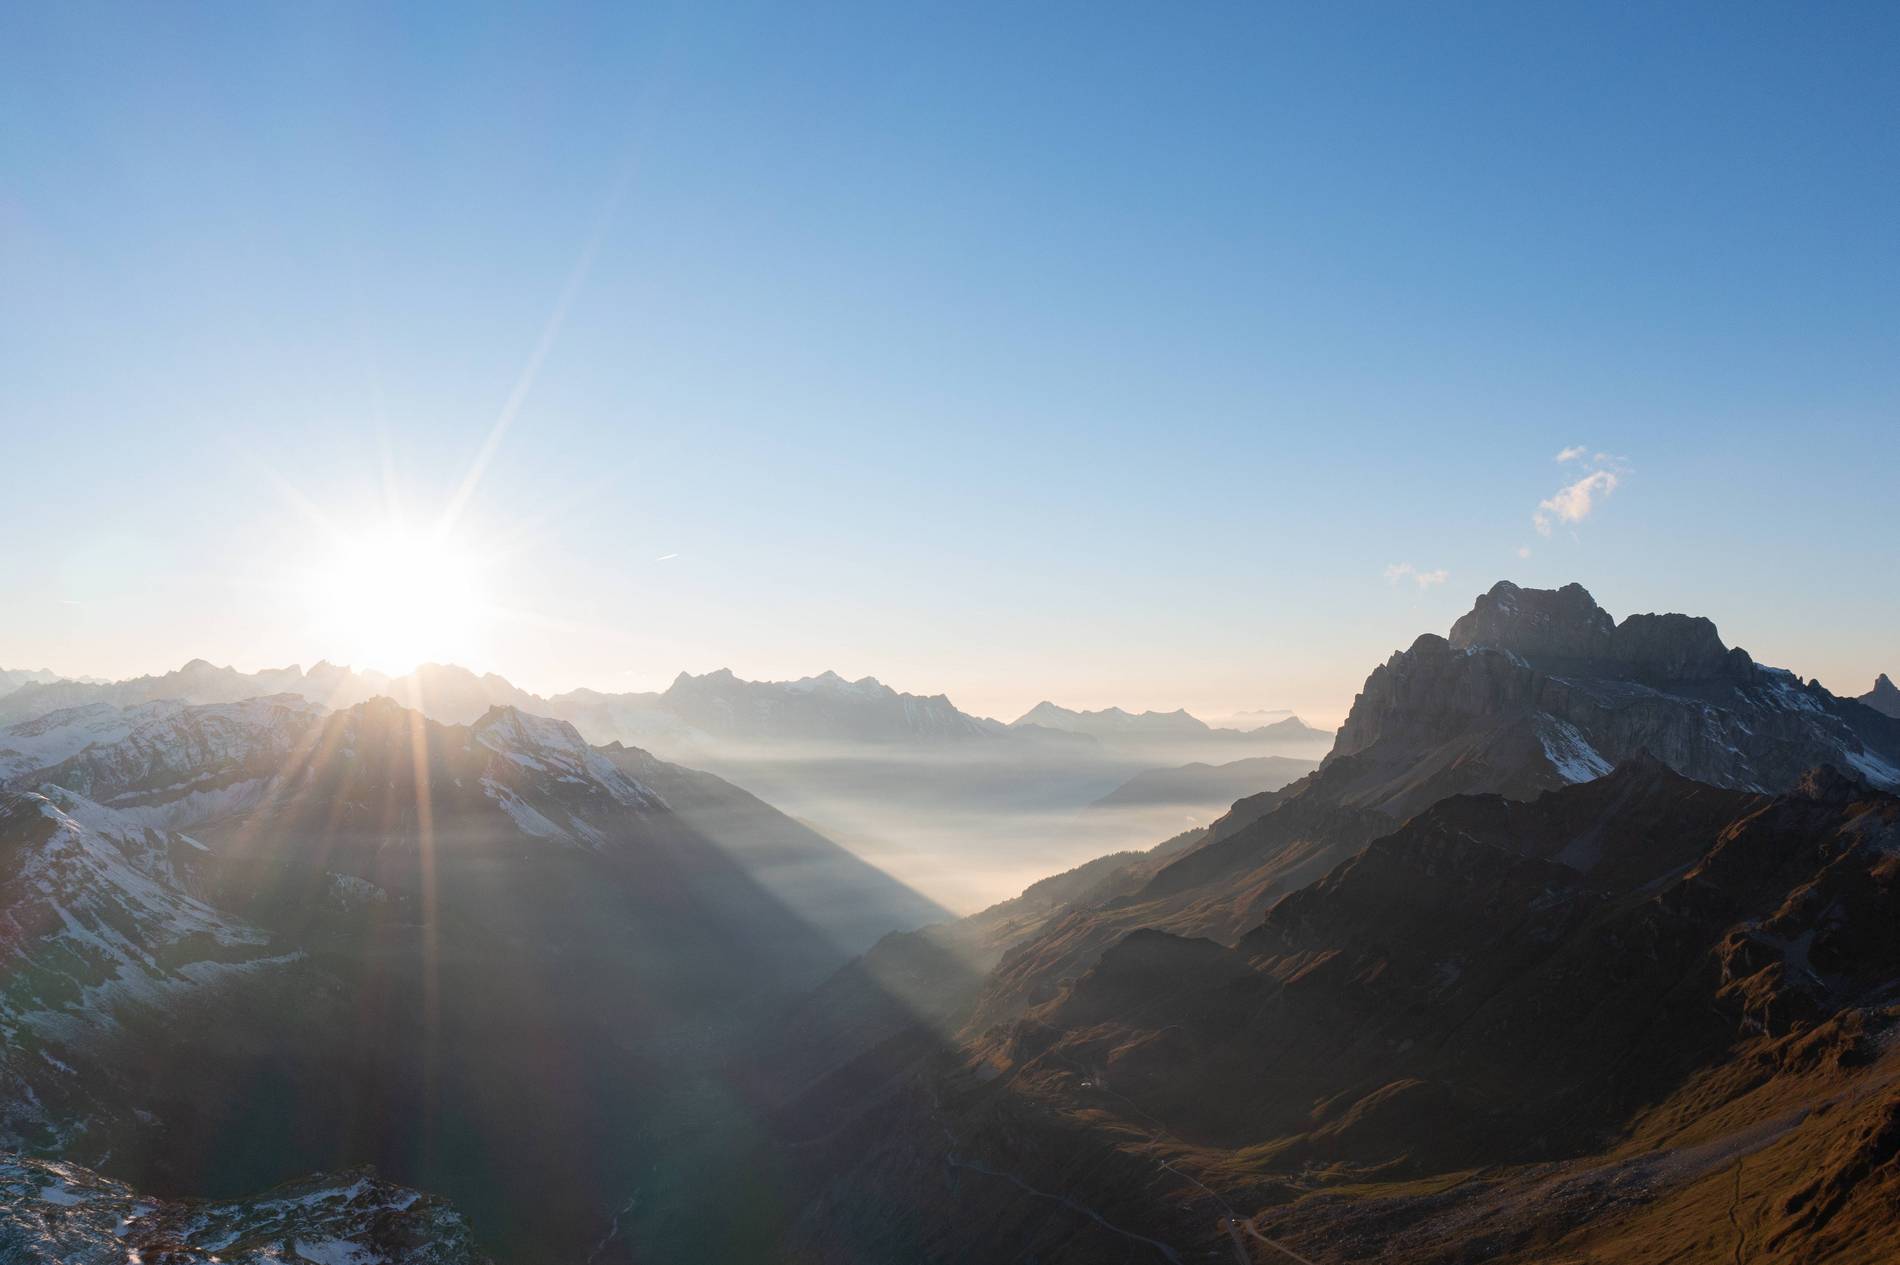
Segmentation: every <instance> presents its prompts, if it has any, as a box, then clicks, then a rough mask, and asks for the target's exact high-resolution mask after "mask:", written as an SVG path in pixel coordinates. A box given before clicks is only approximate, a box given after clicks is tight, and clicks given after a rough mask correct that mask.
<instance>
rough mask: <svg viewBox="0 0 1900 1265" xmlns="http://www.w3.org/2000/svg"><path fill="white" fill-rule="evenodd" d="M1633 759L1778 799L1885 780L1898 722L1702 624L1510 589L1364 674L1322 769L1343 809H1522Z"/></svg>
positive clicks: (1562, 592)
mask: <svg viewBox="0 0 1900 1265" xmlns="http://www.w3.org/2000/svg"><path fill="white" fill-rule="evenodd" d="M1645 752H1647V753H1649V754H1651V755H1653V756H1655V757H1657V758H1658V759H1660V760H1662V761H1663V762H1665V763H1666V764H1668V765H1669V766H1670V767H1672V768H1674V769H1676V770H1677V771H1678V772H1680V773H1683V774H1685V775H1686V776H1689V777H1693V778H1697V779H1699V780H1701V781H1705V782H1709V783H1711V784H1713V785H1716V786H1729V787H1735V788H1738V789H1743V790H1767V791H1778V790H1784V789H1786V788H1787V787H1789V786H1791V785H1793V783H1794V781H1795V779H1796V778H1798V777H1799V776H1800V775H1801V773H1802V772H1803V771H1804V770H1805V769H1807V768H1809V767H1810V766H1812V765H1813V764H1815V763H1816V762H1817V761H1820V760H1826V761H1829V762H1831V763H1834V764H1836V765H1838V766H1839V767H1841V768H1843V769H1846V770H1850V771H1851V772H1853V773H1854V774H1855V775H1857V776H1859V777H1862V778H1864V779H1866V780H1867V781H1869V782H1871V783H1873V784H1875V785H1879V786H1886V787H1893V786H1896V785H1900V726H1896V725H1894V724H1891V723H1889V722H1888V720H1887V719H1886V718H1884V717H1880V716H1876V715H1869V714H1868V713H1867V712H1866V711H1864V710H1862V709H1860V708H1856V707H1854V706H1852V705H1851V704H1850V703H1847V702H1845V701H1843V700H1841V699H1837V698H1835V697H1834V696H1833V695H1832V694H1829V693H1828V692H1827V691H1826V690H1824V689H1822V688H1821V687H1820V686H1819V685H1818V684H1816V683H1807V684H1803V683H1802V681H1801V680H1800V678H1798V677H1796V676H1794V675H1793V674H1792V673H1789V672H1784V671H1781V670H1779V669H1775V668H1764V667H1761V666H1759V665H1757V664H1756V663H1755V661H1754V660H1753V659H1752V658H1750V657H1749V655H1748V652H1747V651H1745V650H1742V649H1740V648H1739V647H1738V648H1735V649H1730V648H1729V647H1727V646H1725V645H1723V644H1722V639H1721V637H1720V636H1718V635H1717V633H1716V629H1715V625H1714V624H1713V623H1711V622H1710V621H1708V620H1707V619H1702V618H1695V617H1691V616H1688V615H1677V614H1667V615H1653V614H1652V615H1631V616H1629V617H1628V618H1626V619H1624V620H1623V621H1622V622H1621V623H1618V622H1616V621H1615V620H1613V619H1612V618H1611V617H1610V615H1609V613H1608V612H1606V611H1604V610H1603V609H1602V608H1601V607H1600V606H1598V605H1597V604H1596V601H1595V600H1594V599H1593V598H1592V597H1591V596H1590V594H1589V593H1588V592H1587V591H1586V590H1585V589H1584V588H1583V587H1582V586H1581V585H1577V584H1569V585H1566V586H1564V587H1563V588H1561V589H1556V590H1547V589H1544V590H1540V589H1524V588H1519V587H1518V586H1517V585H1515V584H1511V583H1510V582H1508V581H1500V582H1499V583H1498V584H1497V585H1495V586H1493V587H1492V589H1491V591H1490V592H1488V593H1486V594H1484V595H1483V596H1481V597H1479V598H1478V600H1477V604H1476V605H1475V606H1474V607H1473V608H1472V610H1471V612H1470V613H1469V614H1467V615H1465V616H1463V617H1462V618H1461V619H1459V620H1458V622H1457V623H1456V624H1454V625H1453V626H1452V629H1451V636H1450V637H1449V638H1444V637H1437V636H1433V635H1431V634H1427V635H1425V636H1422V637H1420V638H1419V639H1418V640H1417V641H1415V642H1413V644H1412V646H1411V648H1410V649H1408V650H1406V651H1403V652H1401V653H1399V654H1395V655H1393V656H1392V658H1391V659H1389V660H1388V661H1387V662H1386V663H1385V664H1383V665H1382V666H1380V667H1379V668H1377V669H1375V670H1374V671H1373V673H1372V675H1371V676H1370V677H1368V678H1367V680H1366V684H1365V688H1364V690H1363V691H1362V692H1361V693H1360V695H1359V697H1358V698H1357V699H1355V700H1354V702H1353V708H1352V712H1351V714H1350V715H1349V716H1348V717H1347V719H1346V723H1345V725H1344V726H1343V727H1341V729H1340V731H1339V740H1338V742H1337V743H1336V744H1335V745H1334V747H1333V751H1332V754H1331V755H1330V756H1328V758H1327V767H1328V768H1329V769H1332V770H1333V773H1332V778H1331V780H1332V782H1333V785H1334V789H1335V791H1336V793H1338V794H1340V796H1341V798H1342V799H1343V800H1344V802H1346V803H1352V804H1358V805H1361V806H1366V807H1376V808H1380V809H1383V810H1385V811H1387V812H1391V813H1393V814H1395V815H1399V816H1404V815H1407V814H1409V813H1411V812H1413V811H1416V810H1417V809H1418V808H1421V807H1423V806H1424V805H1426V804H1428V803H1431V802H1433V801H1435V800H1436V799H1439V798H1441V797H1442V796H1444V795H1445V794H1449V793H1455V792H1461V791H1499V792H1502V793H1504V794H1506V795H1513V796H1517V797H1519V798H1523V797H1527V796H1529V795H1532V794H1535V793H1537V792H1539V791H1542V790H1547V789H1550V788H1552V787H1554V786H1558V785H1562V784H1564V783H1567V782H1580V781H1587V780H1589V779H1591V778H1594V777H1600V776H1602V774H1604V773H1605V772H1607V771H1608V770H1609V769H1610V768H1611V767H1612V766H1614V765H1615V764H1617V763H1619V762H1621V761H1623V760H1627V759H1630V758H1632V757H1634V756H1636V755H1639V754H1642V753H1645ZM1335 766H1337V767H1335Z"/></svg>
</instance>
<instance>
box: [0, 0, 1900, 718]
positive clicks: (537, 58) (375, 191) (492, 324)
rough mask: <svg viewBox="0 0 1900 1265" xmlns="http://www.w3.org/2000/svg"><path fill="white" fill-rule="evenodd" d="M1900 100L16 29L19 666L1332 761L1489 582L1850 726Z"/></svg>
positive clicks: (7, 455) (360, 36) (857, 56)
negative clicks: (1050, 726) (1207, 730)
mask: <svg viewBox="0 0 1900 1265" xmlns="http://www.w3.org/2000/svg"><path fill="white" fill-rule="evenodd" d="M1896 57H1900V7H1897V6H1894V5H1891V4H1874V5H1851V4H1839V5H1827V6H1796V5H1772V6H1770V5H1748V4H1733V3H1723V4H1712V5H1707V6H1698V5H1690V4H1673V5H1657V6H1637V5H1569V6H1559V5H1545V4H1521V3H1510V4H1499V5H1494V6H1491V5H1469V4H1459V5H1432V4H1413V3H1405V4H1393V5H1371V4H1367V5H1350V6H1341V5H1300V6H1279V5H1268V4H1260V3H1244V4H1218V3H1207V4H1146V3H1144V4H1107V3H1097V2H1091V3H1076V4H1060V3H1048V4H1028V5H1025V4H998V5H982V4H974V3H957V4H897V5H892V4H866V5H852V4H783V5H764V4H760V5H730V6H728V5H720V4H714V3H691V4H680V5H674V6H652V5H632V4H629V5H613V6H606V5H603V6H599V7H578V8H564V7H560V6H556V5H534V6H528V5H522V6H519V7H488V6H481V5H475V4H464V3H457V4H452V5H442V6H439V7H433V8H432V7H430V6H427V5H402V6H394V5H383V4H374V5H363V6H352V5H345V4H321V5H288V4H286V5H240V4H220V5H136V4H125V5H118V6H98V5H90V4H50V3H49V4H11V5H7V6H5V7H4V8H0V113H3V116H4V118H5V120H6V122H5V125H4V126H3V127H0V441H3V442H0V455H3V457H4V469H5V474H6V480H5V487H6V497H5V501H4V505H5V510H4V527H5V542H6V546H5V549H4V552H0V593H4V594H5V598H4V607H3V614H0V665H4V666H8V667H41V666H46V667H51V668H54V669H56V670H60V671H64V672H68V673H93V674H99V675H108V676H120V675H129V674H134V673H139V672H147V671H161V670H164V669H166V668H169V667H174V666H176V665H177V664H179V663H181V662H183V661H184V660H185V659H188V658H191V657H194V656H203V657H206V658H209V659H212V660H214V661H217V662H229V663H235V664H237V665H238V666H240V667H246V668H254V667H258V666H264V665H270V664H282V663H287V662H292V661H300V662H303V663H306V664H308V663H310V662H313V661H315V660H316V659H319V658H322V657H326V656H328V657H330V658H333V659H336V658H344V659H348V658H358V659H359V660H361V659H369V660H375V659H377V658H379V657H380V658H385V659H391V658H393V659H400V658H401V657H403V656H404V655H406V654H408V653H410V652H411V650H412V649H415V650H417V652H427V653H429V654H430V655H431V657H435V656H436V654H437V652H439V653H440V656H441V657H454V658H457V659H459V660H461V661H464V662H467V663H469V664H470V665H471V666H474V667H477V668H483V669H492V670H496V671H499V672H502V673H503V674H504V675H507V676H509V677H510V678H512V679H514V680H516V681H518V682H519V683H522V684H524V685H526V686H528V687H530V688H534V689H540V690H554V689H563V688H568V687H571V686H575V685H582V684H586V685H593V686H596V687H599V688H605V689H628V688H645V687H649V686H654V685H661V684H664V683H665V682H666V681H667V680H669V679H670V678H671V677H672V676H673V674H674V673H676V672H678V671H679V670H681V669H688V670H693V671H704V670H708V669H711V668H714V667H719V666H730V667H732V668H733V669H734V670H735V671H738V672H739V673H740V674H741V675H744V676H752V677H774V678H776V677H785V676H797V675H803V674H806V673H811V672H816V671H819V670H821V669H824V668H834V669H836V670H838V671H840V672H843V673H845V674H846V675H849V676H854V677H855V676H858V675H862V674H866V673H870V674H875V675H877V676H879V677H881V678H883V679H885V680H887V681H889V682H891V683H893V684H895V685H897V686H899V687H900V688H905V689H911V690H918V691H923V692H936V691H946V692H948V693H949V694H950V695H951V697H952V698H953V699H955V700H957V701H958V702H959V703H960V704H962V705H964V706H965V707H967V708H969V709H971V710H975V711H979V712H986V713H993V714H999V715H1004V716H1006V717H1007V716H1013V715H1014V714H1016V713H1017V712H1019V711H1021V710H1023V709H1024V708H1026V707H1027V706H1028V705H1030V704H1032V703H1034V702H1035V701H1037V700H1038V699H1040V698H1044V697H1049V698H1053V699H1055V700H1057V701H1059V702H1063V703H1067V704H1070V705H1079V706H1101V705H1106V704H1110V703H1118V704H1121V705H1124V706H1128V707H1162V708H1171V707H1175V706H1180V705H1185V706H1188V707H1189V708H1190V709H1197V710H1201V711H1204V712H1221V711H1223V710H1229V709H1243V708H1265V707H1294V708H1297V709H1299V710H1300V711H1301V712H1302V713H1303V714H1306V715H1309V716H1311V717H1313V718H1315V719H1320V720H1325V721H1335V720H1337V719H1338V717H1339V716H1340V714H1341V713H1342V712H1343V711H1344V709H1345V707H1346V706H1347V705H1348V703H1349V702H1350V699H1351V696H1352V694H1353V692H1354V691H1355V690H1356V689H1357V687H1358V685H1359V683H1360V681H1361V680H1363V678H1364V676H1365V673H1366V672H1367V671H1368V670H1369V669H1370V668H1371V667H1372V666H1373V664H1374V663H1376V662H1378V661H1379V660H1381V659H1383V658H1384V657H1385V656H1386V655H1388V654H1389V653H1390V652H1391V651H1392V650H1394V649H1397V648H1399V647H1402V646H1404V645H1406V644H1408V643H1409V642H1410V641H1411V639H1412V638H1413V636H1414V635H1416V634H1417V633H1418V632H1420V631H1425V630H1434V631H1440V632H1442V631H1444V630H1445V628H1446V627H1447V626H1448V625H1449V623H1450V622H1451V620H1452V619H1453V618H1454V617H1455V616H1456V615H1457V614H1458V613H1459V612H1460V611H1462V610H1464V609H1466V608H1467V607H1468V606H1469V604H1470V601H1471V598H1472V596H1473V595H1474V594H1475V593H1477V592H1479V591H1481V590H1482V589H1484V588H1486V587H1488V586H1489V585H1490V584H1491V583H1492V582H1493V581H1494V580H1496V579H1498V578H1501V577H1510V578H1513V579H1517V580H1518V581H1520V582H1522V583H1527V584H1539V585H1553V584H1558V583H1562V582H1564V581H1567V580H1573V579H1574V580H1580V581H1582V582H1583V583H1584V584H1586V585H1588V586H1589V587H1590V588H1591V589H1592V591H1594V592H1595V593H1596V594H1597V596H1598V598H1599V600H1601V601H1602V602H1603V603H1604V604H1605V605H1606V606H1607V607H1608V608H1609V609H1610V610H1611V611H1612V612H1614V613H1615V614H1617V615H1619V616H1620V615H1623V614H1626V613H1629V612H1631V611H1634V610H1652V609H1654V610H1671V609H1675V610H1686V611H1690V612H1694V613H1701V614H1707V615H1710V616H1711V617H1713V618H1714V619H1715V620H1716V621H1717V623H1718V625H1719V626H1720V627H1721V629H1722V632H1723V634H1724V636H1725V637H1726V638H1727V639H1728V640H1729V641H1730V642H1731V643H1737V642H1739V643H1740V644H1743V645H1745V646H1747V647H1748V648H1749V649H1750V650H1751V651H1753V652H1754V653H1755V654H1756V655H1757V657H1758V658H1762V659H1764V660H1766V661H1769V662H1774V663H1779V664H1782V665H1785V666H1788V667H1791V668H1794V669H1795V670H1797V671H1800V672H1802V673H1803V674H1804V675H1810V676H1812V675H1819V676H1820V677H1821V678H1822V680H1823V681H1824V682H1825V683H1826V684H1828V685H1829V686H1830V687H1833V688H1835V689H1836V690H1839V691H1842V692H1855V693H1858V692H1860V691H1862V690H1865V689H1866V688H1867V687H1868V686H1869V684H1870V683H1871V680H1872V678H1873V675H1874V673H1875V672H1876V671H1877V670H1887V671H1900V587H1896V583H1895V580H1896V576H1900V565H1897V564H1900V557H1897V556H1896V554H1897V553H1900V545H1897V544H1896V542H1900V520H1897V518H1896V514H1895V494H1896V490H1897V489H1900V479H1897V478H1896V475H1897V474H1900V230H1897V229H1896V224H1897V223H1900V218H1897V215H1900V213H1897V212H1896V205H1897V204H1900V161H1897V159H1900V154H1897V153H1896V149H1897V148H1900V142H1897V138H1900V76H1897V75H1895V73H1894V69H1893V68H1894V65H1895V61H1896ZM1573 448H1576V449H1581V452H1579V453H1578V454H1576V455H1574V456H1572V457H1571V458H1570V459H1569V460H1566V461H1561V462H1560V461H1558V460H1557V459H1556V458H1557V456H1558V454H1559V453H1560V452H1562V451H1564V450H1567V449H1573ZM475 474H479V477H471V476H472V475H475ZM1565 489H1570V490H1569V491H1568V492H1566V491H1565ZM1546 502H1547V503H1548V504H1546ZM392 505H393V506H394V507H395V508H393V509H392V508H391V507H392ZM1539 520H1541V522H1542V527H1543V528H1544V530H1540V528H1539ZM398 522H403V523H407V524H409V527H408V528H407V529H406V534H405V530H404V529H400V528H398V527H397V526H395V525H394V524H396V523H398ZM445 523H449V524H452V525H450V526H448V527H446V528H445V527H444V526H443V525H444V524H445ZM392 567H395V568H396V569H397V570H398V571H399V572H400V571H402V570H404V569H406V570H407V571H408V572H410V573H421V572H427V573H428V575H429V578H428V579H427V580H426V582H424V583H423V584H422V585H421V586H420V588H419V589H417V590H414V591H413V592H410V591H409V590H406V589H404V587H403V586H402V585H401V584H400V583H397V584H394V585H392V584H391V583H390V582H389V580H388V575H389V573H390V570H391V568H392ZM359 576H360V577H362V578H363V579H364V584H363V585H362V586H361V588H360V589H359V590H358V591H359V592H360V593H368V594H371V595H373V596H375V597H377V598H378V599H381V600H388V601H394V602H397V603H399V604H401V603H406V604H407V609H406V612H405V614H404V615H403V616H402V618H403V619H404V620H406V621H408V624H407V625H406V626H405V628H404V629H403V630H402V631H404V632H405V633H407V634H413V635H405V636H402V637H394V636H391V635H387V634H386V633H379V631H378V628H377V626H376V622H375V620H374V619H373V618H370V617H366V616H364V615H363V614H362V613H361V612H360V611H359V612H357V613H355V614H353V615H351V616H349V617H338V616H337V614H336V611H335V610H334V609H331V607H334V606H339V605H341V606H349V605H350V604H351V603H352V602H354V603H355V604H356V605H358V606H361V605H363V602H362V599H361V598H360V597H358V598H355V599H353V598H351V597H350V596H349V593H350V591H351V588H352V585H351V581H352V580H353V579H354V578H357V577H359ZM379 576H380V578H378V577H379ZM445 576H447V577H448V578H446V579H445V578H444V577H445ZM405 593H408V594H409V595H408V596H407V597H405V596H404V594H405ZM381 666H385V667H398V668H400V667H403V666H406V664H402V663H400V662H388V663H384V664H382V665H381Z"/></svg>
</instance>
